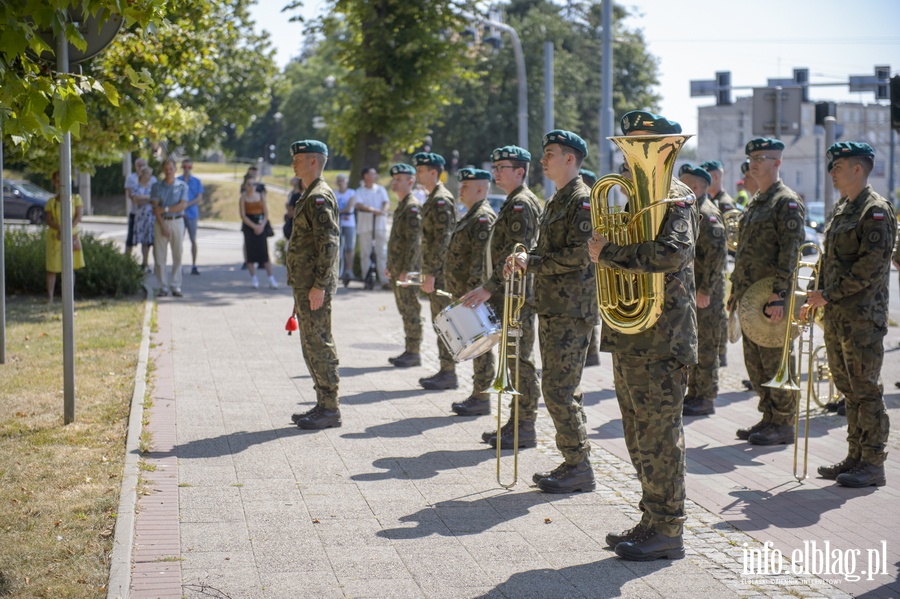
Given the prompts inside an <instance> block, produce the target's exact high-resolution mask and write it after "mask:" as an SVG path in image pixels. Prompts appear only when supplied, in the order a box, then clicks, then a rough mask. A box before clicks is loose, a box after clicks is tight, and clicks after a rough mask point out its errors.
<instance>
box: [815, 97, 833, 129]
mask: <svg viewBox="0 0 900 599" xmlns="http://www.w3.org/2000/svg"><path fill="white" fill-rule="evenodd" d="M826 116H837V104H835V103H834V102H816V125H819V126H820V127H824V126H825V117H826Z"/></svg>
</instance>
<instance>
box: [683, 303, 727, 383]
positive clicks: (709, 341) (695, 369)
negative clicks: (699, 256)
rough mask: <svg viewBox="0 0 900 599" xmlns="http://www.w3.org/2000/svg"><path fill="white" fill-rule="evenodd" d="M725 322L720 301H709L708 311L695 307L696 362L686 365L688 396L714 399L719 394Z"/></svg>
mask: <svg viewBox="0 0 900 599" xmlns="http://www.w3.org/2000/svg"><path fill="white" fill-rule="evenodd" d="M725 322H726V320H725V305H724V304H723V303H722V300H721V299H720V300H719V301H718V303H717V302H716V301H715V300H713V301H711V302H710V304H709V307H708V308H697V363H696V364H691V365H689V366H687V387H688V392H687V395H688V397H698V398H700V399H707V400H713V399H715V398H716V396H717V395H718V394H719V355H720V354H722V353H724V350H723V349H722V347H721V346H720V344H721V343H722V329H721V327H722V324H723V323H725ZM726 326H727V325H726Z"/></svg>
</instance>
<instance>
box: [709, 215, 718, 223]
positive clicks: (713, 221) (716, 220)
mask: <svg viewBox="0 0 900 599" xmlns="http://www.w3.org/2000/svg"><path fill="white" fill-rule="evenodd" d="M709 222H711V223H717V222H719V219H718V218H717V217H715V216H710V217H709Z"/></svg>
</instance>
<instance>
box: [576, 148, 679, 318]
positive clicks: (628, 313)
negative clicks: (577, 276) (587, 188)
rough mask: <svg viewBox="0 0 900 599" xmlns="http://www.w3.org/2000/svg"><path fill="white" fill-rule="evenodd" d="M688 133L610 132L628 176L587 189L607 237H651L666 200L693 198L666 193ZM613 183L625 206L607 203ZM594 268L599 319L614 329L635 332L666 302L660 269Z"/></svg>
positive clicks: (597, 226) (623, 240)
mask: <svg viewBox="0 0 900 599" xmlns="http://www.w3.org/2000/svg"><path fill="white" fill-rule="evenodd" d="M691 137H692V136H690V135H629V136H624V137H610V138H608V139H610V140H611V141H612V142H613V143H615V144H616V145H617V146H619V149H620V150H621V151H622V154H623V155H624V157H625V163H626V164H627V165H628V168H629V170H631V176H632V178H631V179H630V180H629V179H626V178H625V177H623V176H622V175H615V174H613V175H606V176H604V177H601V178H600V180H599V181H597V182H596V183H595V184H594V187H593V188H592V189H591V223H592V224H593V227H594V230H595V231H597V232H598V233H600V234H601V235H603V236H605V237H606V238H607V239H609V240H610V241H611V242H612V243H615V244H618V245H630V244H633V243H643V242H646V241H652V240H653V239H656V236H657V234H658V233H659V228H660V226H662V222H663V219H664V218H665V215H666V210H667V204H669V203H672V202H685V203H688V204H690V203H693V201H694V198H693V196H687V197H685V198H678V199H674V200H673V199H666V198H667V197H668V195H669V189H670V188H671V186H672V172H673V171H674V170H675V159H676V158H677V157H678V152H679V151H680V150H681V147H682V146H683V145H684V142H686V141H687V140H688V139H690V138H691ZM616 185H618V186H620V187H622V188H623V189H625V191H626V192H627V193H628V196H629V200H628V205H629V208H630V212H617V211H615V209H614V208H611V207H610V206H609V199H608V198H609V192H610V190H612V188H613V187H615V186H616ZM596 268H597V303H598V305H599V308H600V316H602V317H603V321H604V322H605V323H606V324H607V325H608V326H610V327H612V328H613V329H615V330H616V331H619V332H620V333H626V334H637V333H640V332H642V331H646V330H647V329H649V328H651V327H652V326H653V325H655V324H656V321H657V320H659V317H660V315H661V314H662V310H663V305H664V303H665V274H664V273H650V274H635V273H630V272H626V271H624V270H621V269H618V268H606V267H603V266H600V265H599V264H598V265H596Z"/></svg>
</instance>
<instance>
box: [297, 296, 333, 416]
mask: <svg viewBox="0 0 900 599" xmlns="http://www.w3.org/2000/svg"><path fill="white" fill-rule="evenodd" d="M293 291H294V303H295V304H296V306H297V323H298V324H299V328H300V347H301V348H302V350H303V359H304V360H305V361H306V367H307V369H309V375H310V376H311V377H312V380H313V388H314V389H315V390H316V403H317V404H319V405H320V406H322V407H323V408H327V409H329V410H333V409H336V408H338V407H340V402H339V400H338V383H339V382H340V376H339V375H338V356H337V348H336V347H335V345H334V337H332V336H331V296H330V295H328V294H327V293H326V294H325V301H324V302H323V303H322V307H321V308H319V309H318V310H315V311H313V310H310V308H309V289H298V288H296V287H295V288H294V290H293Z"/></svg>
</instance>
